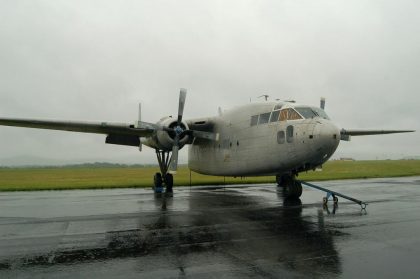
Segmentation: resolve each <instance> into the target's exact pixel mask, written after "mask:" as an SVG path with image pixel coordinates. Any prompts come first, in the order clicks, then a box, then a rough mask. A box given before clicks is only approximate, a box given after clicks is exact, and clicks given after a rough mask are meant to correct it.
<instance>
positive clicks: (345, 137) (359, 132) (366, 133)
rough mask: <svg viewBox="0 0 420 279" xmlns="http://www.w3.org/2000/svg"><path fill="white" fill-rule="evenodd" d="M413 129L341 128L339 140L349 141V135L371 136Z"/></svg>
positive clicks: (409, 131) (406, 131) (410, 131)
mask: <svg viewBox="0 0 420 279" xmlns="http://www.w3.org/2000/svg"><path fill="white" fill-rule="evenodd" d="M412 132H415V131H414V130H352V129H342V130H341V140H344V141H349V140H350V138H351V136H371V135H385V134H398V133H412Z"/></svg>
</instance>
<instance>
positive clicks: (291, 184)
mask: <svg viewBox="0 0 420 279" xmlns="http://www.w3.org/2000/svg"><path fill="white" fill-rule="evenodd" d="M276 181H277V184H278V186H280V187H283V190H284V197H285V198H291V199H297V198H299V197H300V196H301V195H302V183H300V181H299V180H296V175H294V174H283V175H277V176H276Z"/></svg>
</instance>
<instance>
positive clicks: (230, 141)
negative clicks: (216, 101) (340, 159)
mask: <svg viewBox="0 0 420 279" xmlns="http://www.w3.org/2000/svg"><path fill="white" fill-rule="evenodd" d="M296 107H300V108H304V109H310V107H308V106H299V105H297V104H294V103H271V102H267V103H253V104H249V105H245V106H242V107H239V108H236V109H232V110H230V111H228V112H225V113H223V114H222V115H220V116H217V117H212V118H206V119H196V120H192V121H188V122H189V125H190V126H193V127H194V129H200V126H202V127H205V129H203V130H209V126H210V129H211V132H213V133H215V134H216V135H217V140H216V141H211V140H205V139H195V140H194V142H193V143H192V144H191V145H190V146H189V154H188V155H189V156H188V157H189V159H188V165H189V168H190V169H191V170H193V171H195V172H198V173H202V174H207V175H219V176H261V175H276V174H283V173H291V172H295V173H298V172H301V171H307V170H311V169H315V168H316V167H318V166H320V165H322V164H323V163H325V162H326V161H327V160H328V159H329V158H330V157H331V156H332V154H333V153H334V152H335V150H336V148H337V146H338V144H339V142H340V130H339V129H338V128H337V127H336V126H335V125H334V124H333V123H332V122H331V121H330V120H329V119H328V117H327V116H326V114H325V116H326V117H321V116H318V115H314V116H312V117H308V116H306V117H305V116H304V115H303V114H301V113H298V114H296V112H297V111H296V110H294V108H296ZM279 108H281V111H282V112H280V111H278V110H279ZM313 109H317V108H313ZM284 110H288V111H289V119H287V117H283V119H281V117H280V114H282V113H283V111H284ZM318 110H319V109H318ZM276 111H278V112H276ZM286 114H287V113H286ZM267 115H269V121H268V123H266V121H267V119H266V118H267ZM290 115H292V117H290ZM253 116H254V117H255V116H257V119H258V116H259V122H255V119H251V118H252V117H253ZM291 118H292V119H291Z"/></svg>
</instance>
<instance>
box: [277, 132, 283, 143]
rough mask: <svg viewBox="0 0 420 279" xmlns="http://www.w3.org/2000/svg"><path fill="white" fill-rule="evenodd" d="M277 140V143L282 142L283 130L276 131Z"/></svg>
mask: <svg viewBox="0 0 420 279" xmlns="http://www.w3.org/2000/svg"><path fill="white" fill-rule="evenodd" d="M277 142H278V143H279V144H282V143H284V131H279V132H278V133H277Z"/></svg>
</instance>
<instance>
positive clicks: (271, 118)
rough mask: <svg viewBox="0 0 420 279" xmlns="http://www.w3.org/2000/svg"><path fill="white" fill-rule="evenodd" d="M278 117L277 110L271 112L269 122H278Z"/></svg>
mask: <svg viewBox="0 0 420 279" xmlns="http://www.w3.org/2000/svg"><path fill="white" fill-rule="evenodd" d="M279 115H280V111H279V110H275V111H273V113H272V114H271V117H270V122H276V121H279Z"/></svg>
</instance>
